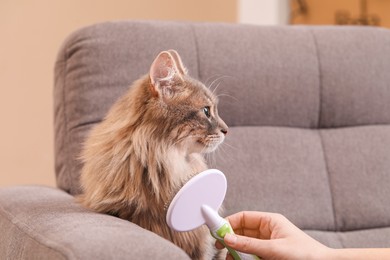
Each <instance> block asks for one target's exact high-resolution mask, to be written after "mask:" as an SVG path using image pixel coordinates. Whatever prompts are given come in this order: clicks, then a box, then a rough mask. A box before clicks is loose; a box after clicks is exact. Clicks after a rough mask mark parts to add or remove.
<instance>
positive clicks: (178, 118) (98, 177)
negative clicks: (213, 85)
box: [78, 50, 227, 259]
mask: <svg viewBox="0 0 390 260" xmlns="http://www.w3.org/2000/svg"><path fill="white" fill-rule="evenodd" d="M226 133H227V126H226V124H225V123H224V122H223V121H222V119H220V117H219V116H218V111H217V98H216V97H215V96H214V95H213V93H212V92H211V91H210V90H209V89H208V88H206V87H205V86H204V85H203V84H202V83H200V82H199V81H197V80H195V79H193V78H191V77H189V76H188V74H187V70H186V69H185V67H184V66H183V64H182V61H181V59H180V56H179V55H178V53H177V52H176V51H173V50H169V51H164V52H161V53H160V54H159V55H158V56H157V58H156V59H155V60H154V62H153V63H152V66H151V68H150V71H149V74H147V75H145V76H144V77H142V78H141V79H139V80H138V81H136V82H134V83H133V85H132V86H131V87H130V88H129V90H128V92H127V93H126V94H125V95H124V96H123V97H122V98H120V99H119V100H118V101H117V102H116V103H115V104H114V105H113V107H112V108H111V110H110V111H109V113H108V114H107V116H106V117H105V119H104V120H103V121H102V122H101V123H100V124H98V125H97V126H96V127H95V128H94V129H93V130H92V131H91V133H90V134H89V137H88V138H87V140H86V143H85V145H84V149H83V152H82V160H83V168H82V173H81V178H80V183H81V187H82V194H81V195H80V196H79V198H78V199H79V201H80V202H81V203H82V204H83V205H84V206H86V207H88V208H90V209H92V210H94V211H97V212H102V213H107V214H112V215H115V216H118V217H120V218H122V219H126V220H129V221H131V222H133V223H136V224H138V225H139V226H141V227H143V228H145V229H148V230H151V231H152V232H155V233H157V234H158V235H160V236H162V237H164V238H166V239H168V240H170V241H172V242H173V243H175V244H176V245H177V246H179V247H181V248H182V249H183V250H184V251H185V252H186V253H187V254H188V255H189V256H190V257H191V258H192V259H212V258H221V259H222V254H219V256H216V254H217V253H216V251H215V249H214V246H213V242H212V239H211V236H210V233H209V231H208V230H207V229H206V228H204V227H201V228H198V229H196V230H194V231H190V232H175V231H173V230H171V229H170V228H169V227H168V226H167V224H166V221H165V216H166V208H164V204H165V203H167V202H169V201H170V200H171V199H172V197H173V196H174V194H175V192H176V191H177V190H178V189H179V188H180V187H181V186H182V185H183V182H184V181H185V180H188V178H189V177H191V176H193V175H195V174H197V173H199V172H201V171H203V170H205V169H207V165H206V163H205V160H204V158H203V155H202V154H203V153H206V152H212V151H213V150H215V149H216V148H217V146H218V145H219V144H220V143H222V141H223V140H224V137H225V134H226Z"/></svg>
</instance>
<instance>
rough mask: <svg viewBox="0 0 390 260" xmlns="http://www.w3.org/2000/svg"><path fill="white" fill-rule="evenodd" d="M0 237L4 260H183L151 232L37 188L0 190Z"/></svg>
mask: <svg viewBox="0 0 390 260" xmlns="http://www.w3.org/2000/svg"><path fill="white" fill-rule="evenodd" d="M0 233H1V236H0V255H1V256H2V257H5V259H155V258H156V259H189V258H188V256H187V255H186V254H185V253H184V251H182V250H181V249H180V248H178V247H176V246H175V245H174V244H172V243H171V242H169V241H168V240H165V239H163V238H161V237H159V236H158V235H156V234H154V233H152V232H149V231H147V230H145V229H143V228H141V227H139V226H137V225H135V224H133V223H131V222H128V221H125V220H122V219H119V218H115V217H112V216H108V215H103V214H98V213H94V212H91V211H89V210H87V209H85V208H83V207H82V206H81V205H79V204H77V203H76V202H75V201H74V197H72V196H71V195H69V194H67V193H65V192H64V191H61V190H59V189H55V188H49V187H42V186H18V187H11V188H1V189H0Z"/></svg>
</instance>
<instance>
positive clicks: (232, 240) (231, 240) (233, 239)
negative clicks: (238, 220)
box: [223, 233, 237, 245]
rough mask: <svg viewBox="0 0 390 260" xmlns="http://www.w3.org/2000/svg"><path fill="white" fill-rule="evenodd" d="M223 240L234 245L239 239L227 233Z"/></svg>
mask: <svg viewBox="0 0 390 260" xmlns="http://www.w3.org/2000/svg"><path fill="white" fill-rule="evenodd" d="M223 239H224V241H225V242H226V243H227V244H229V245H234V244H235V243H236V241H237V237H236V236H235V235H232V234H229V233H227V234H226V235H225V237H224V238H223Z"/></svg>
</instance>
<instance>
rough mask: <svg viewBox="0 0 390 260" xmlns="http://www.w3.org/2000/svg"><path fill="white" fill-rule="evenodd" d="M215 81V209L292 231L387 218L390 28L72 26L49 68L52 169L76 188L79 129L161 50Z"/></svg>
mask: <svg viewBox="0 0 390 260" xmlns="http://www.w3.org/2000/svg"><path fill="white" fill-rule="evenodd" d="M167 49H176V50H177V51H178V52H179V53H180V55H181V57H182V59H183V61H184V63H185V65H186V66H187V68H188V69H189V73H190V74H191V75H192V76H193V77H195V78H198V79H199V80H201V81H203V82H205V83H206V84H208V85H212V86H211V87H216V86H217V85H219V87H218V89H217V91H218V94H220V105H219V111H220V115H221V117H222V118H223V119H224V120H225V122H226V123H227V124H228V125H229V127H230V128H229V134H228V136H227V140H226V143H225V144H224V145H223V146H222V147H221V148H220V149H219V150H218V151H217V153H216V154H215V156H214V157H213V158H212V159H211V160H210V167H213V168H218V169H220V170H222V171H223V172H224V173H225V174H226V176H227V179H228V192H227V197H226V201H225V208H226V214H229V213H232V212H236V211H239V210H262V211H274V212H280V213H283V214H285V215H287V216H288V217H289V218H290V219H291V220H292V221H294V222H295V223H296V224H297V225H298V226H300V227H301V228H307V229H320V230H335V231H337V230H355V229H361V228H375V227H380V226H385V225H387V226H389V225H390V218H389V216H390V203H389V201H390V126H389V124H390V31H388V30H385V29H378V28H363V27H304V26H284V27H258V26H249V25H232V24H208V23H196V24H194V23H177V22H134V21H122V22H109V23H103V24H98V25H94V26H90V27H87V28H83V29H81V30H79V31H77V32H75V33H73V34H72V35H71V36H69V38H68V39H67V40H66V41H65V43H64V45H63V46H62V48H61V50H60V52H59V55H58V59H57V62H56V66H55V88H54V102H55V145H56V157H55V158H56V162H55V163H56V164H55V167H56V176H57V184H58V186H59V187H60V188H62V189H64V190H66V191H68V192H69V193H71V194H77V193H78V192H79V191H80V189H79V184H78V178H79V174H80V168H81V164H80V162H79V160H78V159H77V157H78V155H79V154H80V150H81V148H82V143H83V140H84V139H85V137H86V136H87V134H88V131H89V130H90V129H91V127H93V126H94V125H95V124H96V123H98V122H100V120H101V119H102V118H103V117H104V115H105V114H106V113H107V111H108V109H109V108H110V106H111V105H112V104H113V103H114V102H115V101H116V100H117V99H118V97H119V96H120V95H121V94H123V93H124V92H125V91H126V90H127V89H128V87H129V85H130V84H131V83H132V82H133V81H134V80H136V79H138V78H139V77H140V76H141V75H144V74H146V73H147V72H148V69H149V67H150V64H151V62H152V61H153V59H154V57H155V56H156V55H157V54H158V53H159V52H160V51H162V50H167Z"/></svg>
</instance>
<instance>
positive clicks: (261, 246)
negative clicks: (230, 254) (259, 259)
mask: <svg viewBox="0 0 390 260" xmlns="http://www.w3.org/2000/svg"><path fill="white" fill-rule="evenodd" d="M224 242H225V244H226V245H227V246H228V247H231V248H233V249H235V250H238V251H240V252H243V253H249V254H254V255H263V254H264V251H266V244H267V242H268V241H267V240H261V239H257V238H252V237H246V236H239V235H236V234H229V233H228V234H226V235H225V237H224Z"/></svg>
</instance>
